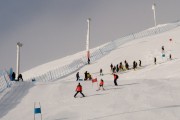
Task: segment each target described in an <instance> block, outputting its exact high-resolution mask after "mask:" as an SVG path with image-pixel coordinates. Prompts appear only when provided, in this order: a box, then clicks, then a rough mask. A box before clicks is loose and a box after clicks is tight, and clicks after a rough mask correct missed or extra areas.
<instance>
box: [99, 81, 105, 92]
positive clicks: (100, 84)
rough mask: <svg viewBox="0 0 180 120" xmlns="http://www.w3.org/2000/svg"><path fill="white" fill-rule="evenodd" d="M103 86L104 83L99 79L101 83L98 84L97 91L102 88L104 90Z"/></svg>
mask: <svg viewBox="0 0 180 120" xmlns="http://www.w3.org/2000/svg"><path fill="white" fill-rule="evenodd" d="M103 85H104V81H103V80H102V79H101V81H100V83H99V89H98V90H100V89H101V87H102V89H103V90H105V89H104V87H103Z"/></svg>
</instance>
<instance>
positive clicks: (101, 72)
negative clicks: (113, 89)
mask: <svg viewBox="0 0 180 120" xmlns="http://www.w3.org/2000/svg"><path fill="white" fill-rule="evenodd" d="M100 75H102V76H103V71H102V68H101V69H100Z"/></svg>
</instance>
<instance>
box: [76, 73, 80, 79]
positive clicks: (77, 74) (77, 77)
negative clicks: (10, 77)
mask: <svg viewBox="0 0 180 120" xmlns="http://www.w3.org/2000/svg"><path fill="white" fill-rule="evenodd" d="M79 78H80V77H79V72H77V73H76V81H78V80H79Z"/></svg>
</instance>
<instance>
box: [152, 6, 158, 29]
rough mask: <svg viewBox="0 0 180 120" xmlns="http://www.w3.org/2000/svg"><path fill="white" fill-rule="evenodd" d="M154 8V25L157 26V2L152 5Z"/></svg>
mask: <svg viewBox="0 0 180 120" xmlns="http://www.w3.org/2000/svg"><path fill="white" fill-rule="evenodd" d="M152 10H153V13H154V25H155V27H156V25H157V24H156V4H155V3H154V4H153V5H152Z"/></svg>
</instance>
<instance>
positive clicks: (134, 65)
mask: <svg viewBox="0 0 180 120" xmlns="http://www.w3.org/2000/svg"><path fill="white" fill-rule="evenodd" d="M133 69H134V70H135V69H136V62H135V61H134V62H133Z"/></svg>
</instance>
